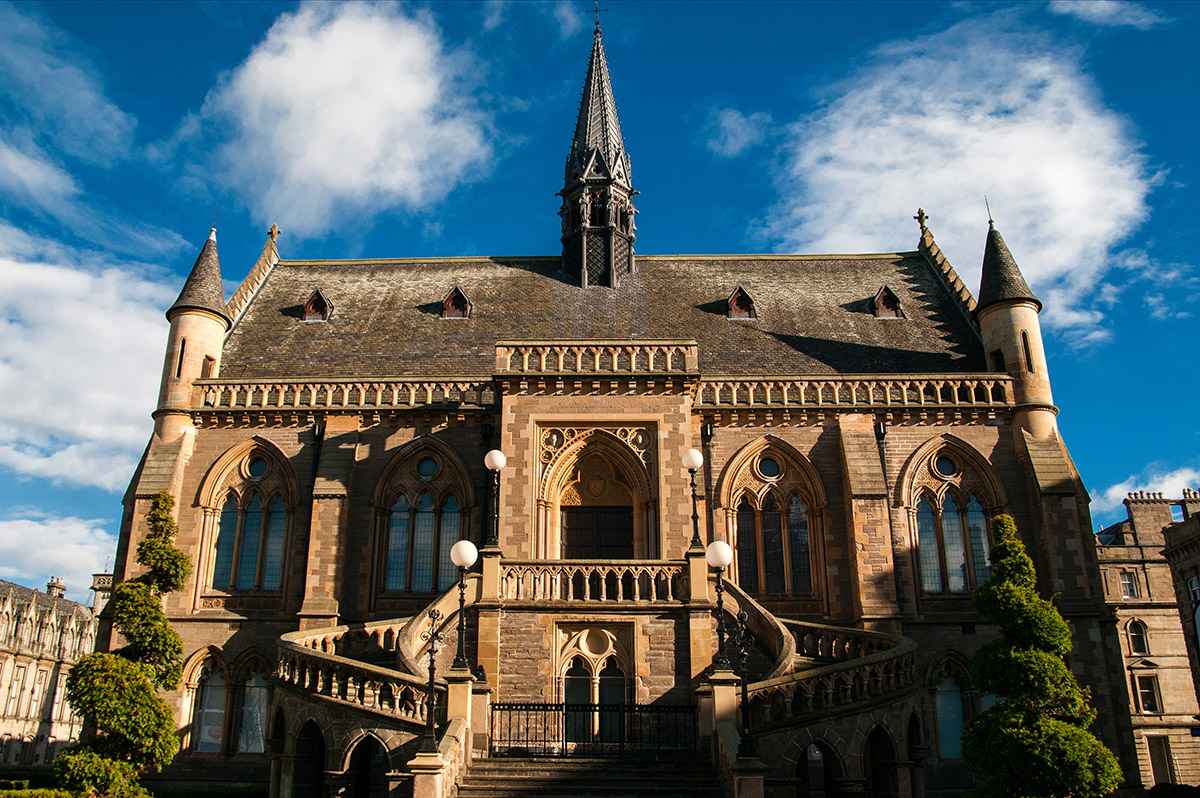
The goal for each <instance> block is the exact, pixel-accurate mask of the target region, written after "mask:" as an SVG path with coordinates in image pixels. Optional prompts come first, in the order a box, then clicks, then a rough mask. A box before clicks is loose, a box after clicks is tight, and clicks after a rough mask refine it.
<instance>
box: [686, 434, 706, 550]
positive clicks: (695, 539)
mask: <svg viewBox="0 0 1200 798" xmlns="http://www.w3.org/2000/svg"><path fill="white" fill-rule="evenodd" d="M702 465H704V454H703V453H702V452H701V451H700V450H699V449H688V450H687V451H686V452H684V453H683V467H684V468H686V469H687V470H688V473H689V474H691V476H692V544H691V547H692V548H693V549H698V548H700V547H701V546H703V545H704V544H703V543H702V542H701V541H700V513H699V512H697V510H696V471H697V470H698V469H699V468H700V466H702Z"/></svg>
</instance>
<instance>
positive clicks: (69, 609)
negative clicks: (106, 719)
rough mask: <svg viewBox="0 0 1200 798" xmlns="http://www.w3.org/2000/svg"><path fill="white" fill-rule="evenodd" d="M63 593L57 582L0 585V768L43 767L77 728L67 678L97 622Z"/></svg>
mask: <svg viewBox="0 0 1200 798" xmlns="http://www.w3.org/2000/svg"><path fill="white" fill-rule="evenodd" d="M109 584H111V582H110V583H109ZM106 589H107V586H106V585H102V586H101V587H100V588H99V590H106ZM99 590H98V593H97V597H98V598H99V597H100V595H101V593H100V592H99ZM64 591H65V588H64V586H63V582H62V580H61V579H53V580H51V581H50V583H49V584H48V585H46V592H45V593H42V592H39V591H37V590H32V589H30V588H27V587H22V586H20V585H16V584H13V583H12V582H5V581H0V701H2V702H3V703H2V704H0V767H5V766H8V767H47V766H49V764H50V763H51V762H52V761H54V757H55V756H57V755H58V752H59V751H61V750H62V749H63V748H65V747H66V746H68V745H70V744H71V743H74V742H76V738H77V737H78V735H79V732H80V729H81V727H82V725H83V719H82V718H80V717H78V716H77V715H75V713H74V712H73V711H72V710H71V705H70V702H69V701H67V694H66V691H67V687H66V679H67V671H68V670H70V667H71V664H72V663H74V662H75V660H77V659H79V658H80V657H81V656H83V655H84V654H90V653H91V652H92V649H93V647H94V643H95V637H96V620H95V617H94V615H93V613H92V610H91V609H90V608H88V607H85V606H83V605H82V604H77V603H75V602H74V601H68V600H67V599H65V598H63V595H64ZM101 601H102V599H101ZM97 606H102V603H100V602H98V604H97Z"/></svg>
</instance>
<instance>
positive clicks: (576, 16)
mask: <svg viewBox="0 0 1200 798" xmlns="http://www.w3.org/2000/svg"><path fill="white" fill-rule="evenodd" d="M554 19H555V21H556V22H558V35H559V36H561V37H562V38H563V39H569V38H571V37H572V36H574V35H575V34H576V33H579V31H580V29H581V28H583V15H582V14H580V13H579V9H578V8H577V7H576V4H575V3H572V2H570V0H558V2H557V3H555V4H554Z"/></svg>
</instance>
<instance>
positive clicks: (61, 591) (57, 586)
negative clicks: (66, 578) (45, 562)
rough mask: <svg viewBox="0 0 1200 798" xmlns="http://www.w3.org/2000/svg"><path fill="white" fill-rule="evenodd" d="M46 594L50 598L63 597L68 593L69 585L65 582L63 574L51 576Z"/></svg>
mask: <svg viewBox="0 0 1200 798" xmlns="http://www.w3.org/2000/svg"><path fill="white" fill-rule="evenodd" d="M46 595H47V596H49V597H50V598H62V597H63V596H65V595H67V586H66V585H65V584H63V580H62V577H61V576H52V577H50V581H49V582H47V583H46Z"/></svg>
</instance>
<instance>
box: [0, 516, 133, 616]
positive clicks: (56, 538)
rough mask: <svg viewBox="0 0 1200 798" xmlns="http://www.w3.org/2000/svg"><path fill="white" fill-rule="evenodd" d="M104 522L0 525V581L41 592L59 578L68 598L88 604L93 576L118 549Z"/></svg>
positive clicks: (47, 520)
mask: <svg viewBox="0 0 1200 798" xmlns="http://www.w3.org/2000/svg"><path fill="white" fill-rule="evenodd" d="M105 523H106V522H105V521H103V520H86V519H83V518H72V517H55V516H48V515H40V514H35V515H34V516H33V517H31V518H18V519H13V520H6V521H0V579H8V580H10V581H13V582H17V583H18V584H22V585H25V586H26V587H33V588H37V589H38V590H42V591H45V589H46V587H45V586H46V582H48V581H49V580H50V577H52V576H59V577H62V579H63V582H65V583H66V586H67V598H69V599H71V600H72V601H78V602H80V603H83V604H90V603H91V591H90V590H88V588H89V587H91V584H92V574H94V573H100V572H101V571H102V570H103V569H104V566H105V561H106V560H108V559H109V558H111V557H112V554H113V552H114V551H116V548H117V539H116V538H115V537H113V536H112V535H111V534H109V533H108V532H106V531H105V530H104V524H105ZM30 541H37V545H36V546H31V545H30ZM31 579H32V580H36V581H34V582H33V583H30V580H31Z"/></svg>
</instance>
